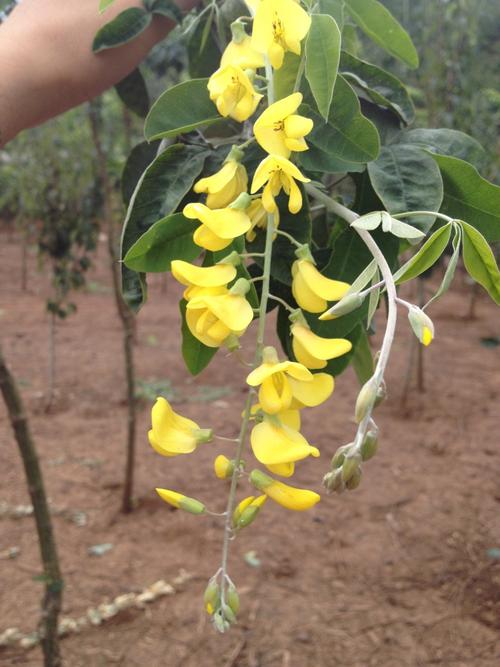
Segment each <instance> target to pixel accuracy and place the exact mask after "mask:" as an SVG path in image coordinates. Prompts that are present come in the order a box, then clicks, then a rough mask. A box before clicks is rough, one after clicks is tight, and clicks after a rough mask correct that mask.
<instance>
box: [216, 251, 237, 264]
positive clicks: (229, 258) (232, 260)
mask: <svg viewBox="0 0 500 667" xmlns="http://www.w3.org/2000/svg"><path fill="white" fill-rule="evenodd" d="M217 264H232V265H233V266H239V265H240V264H241V257H240V255H239V253H237V252H236V250H233V251H232V252H230V253H229V255H226V256H225V257H224V258H223V259H221V260H220V261H219V262H217Z"/></svg>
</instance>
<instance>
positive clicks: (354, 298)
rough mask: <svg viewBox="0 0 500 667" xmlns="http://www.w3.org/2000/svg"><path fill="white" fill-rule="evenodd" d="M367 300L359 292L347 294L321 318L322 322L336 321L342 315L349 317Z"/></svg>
mask: <svg viewBox="0 0 500 667" xmlns="http://www.w3.org/2000/svg"><path fill="white" fill-rule="evenodd" d="M364 300H365V297H364V296H361V294H359V293H358V292H356V293H355V294H346V296H344V297H343V298H342V299H340V301H339V302H338V303H336V304H335V305H334V306H332V307H331V308H329V309H328V310H326V311H325V312H324V313H323V314H322V315H320V316H319V319H320V320H323V321H325V320H327V321H328V320H334V319H336V318H337V317H341V316H342V315H348V314H349V313H352V311H353V310H356V308H359V307H360V306H361V304H362V303H363V301H364Z"/></svg>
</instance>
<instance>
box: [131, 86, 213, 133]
mask: <svg viewBox="0 0 500 667" xmlns="http://www.w3.org/2000/svg"><path fill="white" fill-rule="evenodd" d="M218 120H220V116H219V114H218V113H217V109H216V107H215V104H214V103H213V102H212V101H211V99H210V97H209V96H208V90H207V79H191V80H190V81H184V82H183V83H179V84H178V85H177V86H174V87H173V88H170V90H167V91H165V92H164V93H163V95H161V96H160V97H159V98H158V99H157V100H156V102H155V103H154V104H153V106H152V108H151V111H150V112H149V114H148V117H147V118H146V124H145V126H144V134H145V136H146V139H148V141H151V140H152V139H161V138H163V137H175V136H177V135H179V134H182V133H184V132H189V131H190V130H194V129H195V128H197V127H202V126H204V125H210V124H211V123H215V122H216V121H218Z"/></svg>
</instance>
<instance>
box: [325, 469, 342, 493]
mask: <svg viewBox="0 0 500 667" xmlns="http://www.w3.org/2000/svg"><path fill="white" fill-rule="evenodd" d="M323 485H324V486H325V488H326V489H328V491H330V492H332V491H334V492H336V493H342V491H344V489H345V484H344V481H343V480H342V471H341V470H339V469H337V470H334V471H332V472H328V473H326V475H325V476H324V477H323Z"/></svg>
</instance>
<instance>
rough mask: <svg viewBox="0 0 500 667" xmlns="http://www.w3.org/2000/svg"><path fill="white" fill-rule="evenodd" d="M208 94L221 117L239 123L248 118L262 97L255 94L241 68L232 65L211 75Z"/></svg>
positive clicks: (221, 68) (220, 68)
mask: <svg viewBox="0 0 500 667" xmlns="http://www.w3.org/2000/svg"><path fill="white" fill-rule="evenodd" d="M208 92H209V94H210V99H211V100H212V102H215V106H216V107H217V111H218V112H219V113H220V115H221V116H224V117H225V118H226V117H227V116H230V117H231V118H234V120H237V121H239V122H240V123H242V122H243V121H244V120H247V119H248V118H250V116H251V115H252V114H253V113H254V111H255V109H256V108H257V105H258V104H259V102H260V100H261V99H262V97H263V96H262V95H260V94H259V93H257V92H255V89H254V87H253V86H252V82H251V81H250V79H249V78H248V76H247V75H246V73H245V72H244V71H243V70H242V69H241V67H235V66H234V65H226V66H225V67H219V69H218V70H217V71H216V72H214V73H213V74H212V76H211V77H210V79H209V80H208Z"/></svg>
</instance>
